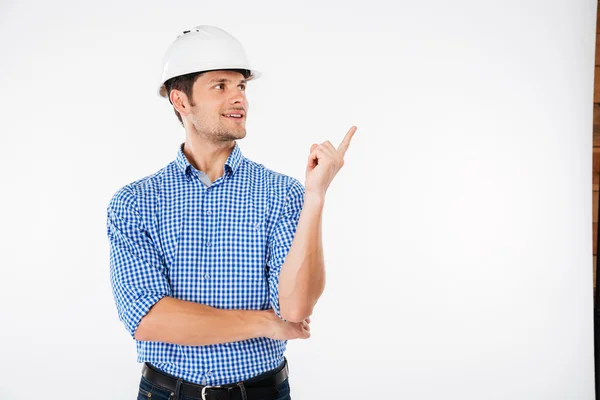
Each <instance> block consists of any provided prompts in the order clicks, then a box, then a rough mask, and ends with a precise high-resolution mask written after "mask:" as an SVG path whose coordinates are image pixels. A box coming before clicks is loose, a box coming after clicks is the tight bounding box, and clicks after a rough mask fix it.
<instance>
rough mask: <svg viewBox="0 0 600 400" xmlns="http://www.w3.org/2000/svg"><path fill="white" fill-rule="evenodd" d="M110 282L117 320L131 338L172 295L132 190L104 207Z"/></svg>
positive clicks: (118, 196)
mask: <svg viewBox="0 0 600 400" xmlns="http://www.w3.org/2000/svg"><path fill="white" fill-rule="evenodd" d="M106 229H107V235H108V239H109V243H110V281H111V285H112V291H113V296H114V300H115V303H116V306H117V311H118V314H119V320H121V322H123V323H124V324H125V328H126V329H127V331H128V332H129V334H130V335H131V337H132V338H134V335H135V331H136V329H137V327H138V325H139V324H140V321H141V319H142V317H144V316H145V315H146V314H147V313H148V311H149V310H150V308H151V307H152V306H153V305H154V304H155V303H156V302H157V301H159V300H160V299H161V298H163V297H164V296H168V295H171V287H170V285H169V282H168V279H167V276H166V268H164V266H163V264H162V263H161V259H160V256H159V253H158V251H157V249H156V247H155V245H154V242H153V241H152V239H151V238H150V236H149V235H148V233H147V231H146V230H145V228H144V225H143V221H142V216H141V214H140V211H139V210H138V208H137V201H136V197H135V194H134V193H133V191H132V190H131V189H130V188H128V187H127V186H125V187H123V188H121V189H120V190H119V191H117V193H116V194H115V195H114V196H113V198H112V199H111V201H110V203H109V205H108V207H107V222H106Z"/></svg>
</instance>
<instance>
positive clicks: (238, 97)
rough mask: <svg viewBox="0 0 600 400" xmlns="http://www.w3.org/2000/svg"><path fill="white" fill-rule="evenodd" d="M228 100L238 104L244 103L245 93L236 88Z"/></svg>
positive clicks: (245, 100)
mask: <svg viewBox="0 0 600 400" xmlns="http://www.w3.org/2000/svg"><path fill="white" fill-rule="evenodd" d="M229 101H230V102H231V103H232V104H235V103H239V104H246V102H247V99H246V93H244V91H243V90H240V89H238V90H236V91H235V93H234V94H233V96H231V98H230V99H229Z"/></svg>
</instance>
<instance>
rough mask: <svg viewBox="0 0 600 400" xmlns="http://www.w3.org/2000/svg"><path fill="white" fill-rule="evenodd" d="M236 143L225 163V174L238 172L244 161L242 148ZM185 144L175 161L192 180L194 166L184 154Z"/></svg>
mask: <svg viewBox="0 0 600 400" xmlns="http://www.w3.org/2000/svg"><path fill="white" fill-rule="evenodd" d="M234 143H235V145H234V147H233V150H231V154H229V157H227V161H225V167H224V168H225V173H227V172H229V174H230V175H233V174H234V173H235V171H237V169H238V167H239V166H240V163H241V161H242V150H241V149H240V146H239V144H238V143H237V142H234ZM184 144H185V142H183V143H181V144H180V145H179V151H178V152H177V158H176V159H175V163H176V164H177V167H178V168H179V169H180V170H181V172H183V174H184V175H185V176H186V177H187V178H188V179H191V176H190V167H191V166H192V164H190V162H189V161H188V159H187V157H186V156H185V154H184V153H183V146H184Z"/></svg>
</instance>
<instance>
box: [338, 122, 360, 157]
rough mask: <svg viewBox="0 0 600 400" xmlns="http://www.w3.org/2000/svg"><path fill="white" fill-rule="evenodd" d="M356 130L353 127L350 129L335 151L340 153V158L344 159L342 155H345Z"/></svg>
mask: <svg viewBox="0 0 600 400" xmlns="http://www.w3.org/2000/svg"><path fill="white" fill-rule="evenodd" d="M356 129H357V128H356V126H353V127H352V128H350V130H349V131H348V133H346V136H345V137H344V140H342V143H340V145H339V146H338V148H337V149H338V151H339V152H340V153H342V157H344V155H345V154H346V151H347V150H348V146H350V140H352V136H354V132H356Z"/></svg>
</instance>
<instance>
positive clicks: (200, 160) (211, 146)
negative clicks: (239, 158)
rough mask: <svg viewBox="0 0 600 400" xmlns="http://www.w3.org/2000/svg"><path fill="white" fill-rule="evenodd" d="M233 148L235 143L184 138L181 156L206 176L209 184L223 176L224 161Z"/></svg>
mask: <svg viewBox="0 0 600 400" xmlns="http://www.w3.org/2000/svg"><path fill="white" fill-rule="evenodd" d="M234 147H235V141H230V142H218V143H213V142H209V141H203V140H200V139H198V138H197V137H196V138H190V137H188V138H186V141H185V145H184V147H183V154H185V157H186V158H187V159H188V161H189V162H190V164H192V165H193V166H194V168H196V169H197V170H199V171H202V172H204V173H205V174H206V175H208V177H209V179H210V181H211V182H214V181H215V180H217V179H218V178H219V177H220V176H221V175H223V167H224V166H225V161H227V158H228V157H229V155H230V154H231V151H232V150H233V148H234Z"/></svg>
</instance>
